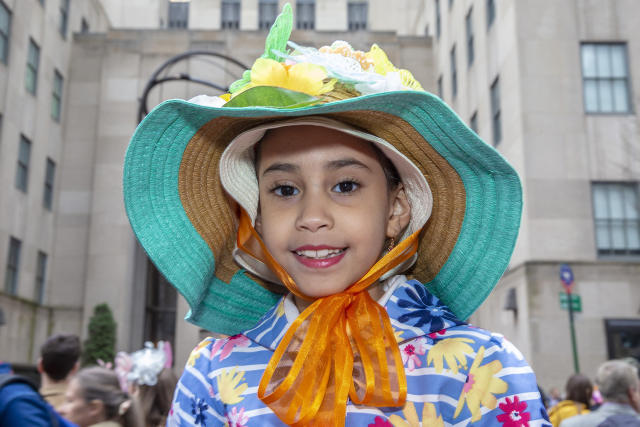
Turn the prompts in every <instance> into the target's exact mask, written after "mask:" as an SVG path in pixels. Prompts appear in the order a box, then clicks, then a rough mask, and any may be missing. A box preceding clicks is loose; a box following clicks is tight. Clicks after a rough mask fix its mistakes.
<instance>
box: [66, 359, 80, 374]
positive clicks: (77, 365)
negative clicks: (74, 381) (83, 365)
mask: <svg viewBox="0 0 640 427" xmlns="http://www.w3.org/2000/svg"><path fill="white" fill-rule="evenodd" d="M78 369H80V361H79V360H78V361H77V362H76V363H75V364H74V365H73V368H71V370H70V371H69V374H68V375H67V378H71V377H72V376H74V375H75V374H76V372H78Z"/></svg>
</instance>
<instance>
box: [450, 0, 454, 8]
mask: <svg viewBox="0 0 640 427" xmlns="http://www.w3.org/2000/svg"><path fill="white" fill-rule="evenodd" d="M452 6H453V0H449V9H451V7H452Z"/></svg>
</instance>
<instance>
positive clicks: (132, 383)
mask: <svg viewBox="0 0 640 427" xmlns="http://www.w3.org/2000/svg"><path fill="white" fill-rule="evenodd" d="M172 362H173V357H172V352H171V345H170V344H169V342H166V341H160V342H158V346H157V347H155V346H154V345H153V343H151V342H146V343H145V348H143V349H142V350H138V351H135V352H133V353H131V354H127V353H125V352H119V353H118V354H117V356H116V360H115V371H116V373H117V374H118V378H119V379H120V385H121V387H122V389H123V390H127V391H128V392H129V394H131V395H132V396H135V397H136V398H137V399H138V401H139V402H140V407H141V409H142V412H143V414H144V420H145V426H146V427H159V426H164V425H165V424H166V420H167V415H168V414H169V411H170V410H171V402H172V400H173V391H174V389H175V387H176V383H177V382H178V378H177V377H176V375H175V374H174V373H173V370H172V369H171V365H172Z"/></svg>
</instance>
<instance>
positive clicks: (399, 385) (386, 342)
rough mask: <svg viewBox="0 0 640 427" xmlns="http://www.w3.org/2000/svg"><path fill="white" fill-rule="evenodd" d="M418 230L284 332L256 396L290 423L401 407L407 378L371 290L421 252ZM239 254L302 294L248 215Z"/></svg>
mask: <svg viewBox="0 0 640 427" xmlns="http://www.w3.org/2000/svg"><path fill="white" fill-rule="evenodd" d="M419 233H420V231H416V232H415V233H413V234H412V235H411V236H409V237H408V238H406V239H405V240H403V241H402V242H401V243H400V244H399V245H398V246H396V247H395V248H393V249H392V250H391V251H390V252H389V253H387V254H386V255H385V256H383V257H382V258H381V259H380V260H378V262H376V263H375V264H374V266H373V267H371V269H370V270H369V271H368V272H367V273H366V274H365V275H364V276H363V277H362V278H361V279H360V280H358V281H357V282H356V283H354V284H353V285H351V286H350V287H349V288H347V289H346V290H344V291H343V292H340V293H337V294H334V295H329V296H326V297H322V298H318V299H316V300H315V301H314V302H313V303H312V304H311V305H310V306H309V307H307V309H306V310H304V311H303V312H302V313H301V314H300V315H299V316H298V317H297V318H296V320H295V321H294V322H293V323H292V324H291V326H290V327H289V329H288V330H287V332H286V334H285V336H284V338H283V339H282V341H281V342H280V344H279V345H278V347H277V348H276V350H275V352H274V354H273V356H272V357H271V360H270V361H269V364H268V365H267V368H266V369H265V372H264V375H263V376H262V379H261V380H260V385H259V386H258V397H259V398H260V399H261V400H262V401H263V402H264V403H265V404H266V405H267V406H269V408H271V409H272V410H273V412H274V413H275V414H276V415H277V416H278V417H279V418H280V419H281V420H282V421H283V422H284V423H286V424H288V425H293V426H302V425H315V426H343V425H344V422H345V416H346V403H347V396H348V397H350V398H351V401H352V402H353V403H355V404H362V405H368V406H379V407H387V406H403V405H404V403H405V400H406V397H407V380H406V378H405V373H404V364H403V363H402V357H401V355H400V349H399V347H398V345H397V343H396V338H395V335H394V333H393V328H392V327H391V321H390V320H389V316H388V314H387V312H386V310H385V309H384V308H383V307H382V306H380V305H379V304H378V303H377V302H376V301H374V300H373V299H372V298H371V296H370V295H369V293H368V292H367V291H366V288H367V287H368V286H369V285H371V284H373V283H375V282H376V281H377V280H378V279H379V278H380V277H381V276H382V275H383V274H384V273H386V272H387V271H389V270H391V269H392V268H394V267H395V266H397V265H399V264H400V263H402V262H404V261H406V260H407V259H409V258H410V257H411V256H413V254H415V253H416V251H417V249H418V235H419ZM238 248H240V249H242V250H243V251H244V252H245V253H247V254H249V255H251V256H252V257H254V258H256V259H258V260H260V261H262V262H264V263H265V264H266V265H267V266H268V267H269V268H270V269H271V270H272V271H273V272H274V273H275V274H276V275H277V276H278V278H280V280H281V281H282V283H283V284H284V285H285V286H286V287H287V288H288V289H289V290H290V291H291V292H293V293H294V294H295V295H297V296H299V297H302V298H305V299H310V297H308V296H305V295H304V294H303V293H302V292H301V291H300V290H299V288H298V287H297V286H296V284H295V282H294V281H293V279H292V278H291V276H289V274H288V273H287V272H286V271H285V270H284V269H283V268H282V267H281V266H280V265H279V264H278V263H277V261H276V260H275V259H274V258H273V257H272V256H271V254H270V253H269V251H268V250H267V248H266V246H265V245H264V243H263V242H262V239H261V238H260V236H259V235H258V233H257V232H256V231H255V229H254V228H253V226H252V224H251V219H250V218H249V216H248V215H247V213H246V212H245V211H243V210H242V211H241V213H240V221H239V226H238Z"/></svg>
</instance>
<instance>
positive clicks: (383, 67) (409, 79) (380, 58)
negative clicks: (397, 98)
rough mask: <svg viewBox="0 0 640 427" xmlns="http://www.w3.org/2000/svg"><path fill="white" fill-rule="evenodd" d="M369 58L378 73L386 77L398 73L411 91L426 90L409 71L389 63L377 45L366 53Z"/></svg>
mask: <svg viewBox="0 0 640 427" xmlns="http://www.w3.org/2000/svg"><path fill="white" fill-rule="evenodd" d="M366 56H367V58H368V59H369V60H370V61H371V62H373V64H374V65H373V67H374V68H373V69H374V71H375V72H376V73H378V74H381V75H383V76H386V75H387V73H391V72H397V73H398V74H399V75H400V81H402V84H403V85H404V86H405V87H406V88H409V89H413V90H424V89H423V88H422V86H421V85H420V83H419V82H418V81H417V80H416V79H415V78H414V77H413V74H411V72H410V71H409V70H404V69H403V70H400V69H398V68H396V67H395V65H393V64H392V63H391V61H389V58H388V57H387V54H386V53H385V51H384V50H382V49H381V48H380V47H379V46H378V45H377V44H374V45H372V46H371V49H369V52H367V53H366Z"/></svg>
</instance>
